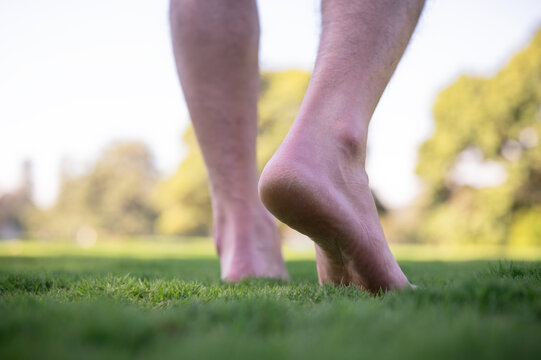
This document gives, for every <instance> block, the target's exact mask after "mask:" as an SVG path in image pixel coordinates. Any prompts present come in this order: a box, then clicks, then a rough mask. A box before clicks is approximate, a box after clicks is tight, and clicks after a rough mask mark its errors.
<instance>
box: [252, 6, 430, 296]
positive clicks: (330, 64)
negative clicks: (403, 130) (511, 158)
mask: <svg viewBox="0 0 541 360" xmlns="http://www.w3.org/2000/svg"><path fill="white" fill-rule="evenodd" d="M422 7H423V0H404V1H390V0H389V1H388V0H356V1H348V0H323V1H322V36H321V43H320V48H319V53H318V57H317V61H316V65H315V69H314V73H313V76H312V80H311V82H310V86H309V88H308V91H307V93H306V96H305V98H304V101H303V104H302V107H301V110H300V112H299V114H298V116H297V119H296V121H295V123H294V125H293V127H292V128H291V130H290V132H289V134H288V135H287V137H286V139H285V140H284V142H283V143H282V145H281V146H280V148H279V149H278V151H277V152H276V153H275V155H274V156H273V158H272V159H271V160H270V161H269V163H268V164H267V166H266V167H265V169H264V171H263V174H262V176H261V180H260V183H259V191H260V195H261V198H262V200H263V202H264V204H265V205H266V206H267V208H268V209H269V210H270V211H271V212H272V213H274V215H275V216H276V217H278V218H279V219H280V220H282V221H283V222H285V223H286V224H288V225H290V226H291V227H293V228H295V229H297V230H298V231H300V232H302V233H304V234H306V235H308V236H310V237H311V238H312V239H313V240H314V241H315V243H316V256H317V267H318V274H319V279H320V282H321V283H325V282H332V283H353V284H357V285H360V286H363V287H365V288H367V289H368V290H370V291H372V292H377V291H379V290H380V289H383V290H387V289H392V288H403V287H406V286H408V285H409V282H408V280H407V279H406V277H405V276H404V274H403V273H402V271H401V269H400V267H399V266H398V264H397V263H396V261H395V259H394V257H393V255H392V254H391V251H390V250H389V247H388V245H387V241H386V240H385V236H384V234H383V230H382V229H381V225H380V222H379V219H378V215H377V211H376V207H375V204H374V200H373V198H372V195H371V193H370V189H369V187H368V177H367V175H366V173H365V171H364V163H365V154H366V136H367V132H368V123H369V121H370V118H371V116H372V113H373V111H374V109H375V107H376V104H377V103H378V101H379V98H380V96H381V94H382V92H383V90H384V88H385V86H386V85H387V83H388V81H389V79H390V77H391V75H392V73H393V71H394V69H395V67H396V65H397V63H398V61H399V59H400V57H401V56H402V53H403V52H404V49H405V47H406V45H407V43H408V41H409V38H410V36H411V33H412V32H413V29H414V28H415V24H416V23H417V20H418V17H419V14H420V12H421V10H422ZM389 146H392V144H389Z"/></svg>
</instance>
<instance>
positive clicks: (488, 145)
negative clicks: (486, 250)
mask: <svg viewBox="0 0 541 360" xmlns="http://www.w3.org/2000/svg"><path fill="white" fill-rule="evenodd" d="M258 4H259V11H260V20H261V28H262V38H261V49H260V64H261V71H262V86H261V96H260V103H259V114H260V119H259V124H260V128H259V138H258V161H259V166H260V168H262V167H263V166H264V164H265V163H266V161H268V159H269V158H270V156H271V155H272V153H273V152H274V150H275V149H276V148H277V147H278V145H279V144H280V142H281V141H282V139H283V138H284V136H285V134H286V133H287V130H288V129H289V127H290V126H291V124H292V122H293V120H294V118H295V115H296V112H297V110H298V108H299V106H300V103H301V101H302V98H303V95H304V91H305V89H306V87H307V84H308V81H309V79H310V71H311V69H312V66H313V63H314V59H315V54H316V51H317V46H318V38H319V32H320V27H319V22H320V17H319V1H317V0H296V1H287V0H259V1H258ZM167 11H168V2H167V0H158V1H153V2H148V1H142V0H141V1H138V0H130V1H128V0H114V1H107V2H83V1H68V0H49V1H37V0H18V1H9V0H0V239H3V240H12V241H13V240H16V239H27V240H39V241H41V242H46V243H56V242H63V243H73V244H77V246H80V247H82V248H89V247H92V246H95V245H96V244H98V245H99V244H100V243H107V242H113V241H115V240H122V239H144V240H145V241H159V240H160V239H161V240H163V239H172V240H174V241H177V240H179V241H181V240H186V239H191V238H193V237H197V238H204V239H205V240H203V241H206V242H207V243H209V244H211V242H210V240H209V238H208V236H209V233H210V229H211V226H212V224H211V209H210V201H209V193H208V188H207V181H206V173H205V169H204V165H203V162H202V159H201V155H200V153H199V150H198V147H197V143H196V141H195V137H194V134H193V130H192V128H191V126H190V122H189V116H188V113H187V109H186V105H185V102H184V99H183V96H182V92H181V90H180V86H179V84H178V80H177V77H176V73H175V67H174V61H173V55H172V50H171V45H170V35H169V28H168V14H167ZM540 137H541V3H540V2H539V1H537V0H516V1H512V2H511V1H506V0H480V1H475V2H472V1H467V0H453V1H451V0H432V1H431V0H428V1H427V4H426V7H425V10H424V12H423V14H422V17H421V20H420V22H419V25H418V27H417V29H416V31H415V33H414V35H413V38H412V41H411V43H410V45H409V47H408V49H407V50H406V53H405V55H404V57H403V59H402V61H401V63H400V64H399V66H398V69H397V70H396V73H395V74H394V76H393V78H392V80H391V82H390V84H389V86H388V88H387V89H386V91H385V93H384V95H383V97H382V99H381V102H380V104H379V106H378V108H377V110H376V113H375V115H374V117H373V120H372V123H371V128H370V138H369V152H368V160H367V164H368V173H369V175H370V178H371V184H372V186H373V191H374V194H375V196H376V198H377V202H378V206H379V210H380V214H381V217H382V222H383V225H384V229H385V232H386V234H387V236H388V238H389V240H390V242H391V243H392V244H394V245H395V246H399V245H401V244H402V245H404V246H406V245H416V246H425V247H426V246H455V247H466V246H471V245H490V246H496V247H498V248H511V247H513V248H517V247H526V246H529V247H535V246H541V145H539V140H540ZM281 229H282V232H283V235H284V239H285V240H284V241H285V243H286V245H288V244H289V245H288V246H293V247H295V246H298V247H302V246H304V245H303V244H306V242H305V240H303V239H302V237H300V236H299V235H298V234H295V233H294V232H293V231H292V230H290V229H288V228H287V227H285V226H281ZM299 244H300V245H299ZM310 246H311V245H310ZM310 249H311V248H310Z"/></svg>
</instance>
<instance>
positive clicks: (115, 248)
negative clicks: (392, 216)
mask: <svg viewBox="0 0 541 360" xmlns="http://www.w3.org/2000/svg"><path fill="white" fill-rule="evenodd" d="M391 249H392V251H393V253H394V254H395V256H396V258H397V259H398V260H415V261H436V260H439V261H461V260H464V261H466V260H476V259H477V260H497V259H502V260H528V261H534V260H541V247H517V246H501V245H486V244H485V245H483V244H469V245H425V244H391ZM283 251H284V257H285V259H286V260H311V259H314V258H315V253H314V248H313V245H312V243H310V242H306V243H301V244H300V245H299V244H290V243H285V244H284V245H283ZM0 256H28V257H42V256H100V257H119V256H122V257H130V258H139V259H160V258H172V259H187V258H201V259H208V258H216V252H215V249H214V244H213V242H212V239H210V238H206V237H199V238H173V239H160V238H157V239H152V238H144V239H124V240H122V239H120V240H119V239H117V240H108V239H105V240H102V241H97V242H96V243H93V244H84V245H83V246H81V245H79V244H77V243H76V242H73V241H63V242H54V241H53V242H51V241H49V242H47V241H35V240H34V241H29V240H12V241H4V242H0Z"/></svg>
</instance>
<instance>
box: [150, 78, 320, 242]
mask: <svg viewBox="0 0 541 360" xmlns="http://www.w3.org/2000/svg"><path fill="white" fill-rule="evenodd" d="M309 80H310V75H309V74H307V73H305V72H301V71H295V70H292V71H286V72H280V73H266V74H263V75H262V78H261V88H260V99H259V104H258V112H259V123H258V135H257V136H258V138H257V151H258V152H257V162H258V166H259V169H260V170H261V169H262V167H263V166H264V165H265V163H266V162H267V161H268V160H269V159H270V157H271V156H272V154H273V153H274V151H275V150H276V149H277V148H278V146H279V145H280V143H281V142H282V140H283V139H284V137H285V135H286V133H287V131H288V130H289V128H290V127H291V124H292V123H293V120H294V119H295V116H296V114H297V112H298V110H299V107H300V104H301V102H302V99H303V96H304V93H305V91H306V88H307V86H308V82H309ZM183 139H184V142H185V144H186V146H187V148H188V152H187V156H186V158H185V159H184V160H183V161H182V163H181V164H180V166H179V168H178V170H177V172H176V173H175V174H174V175H173V176H172V177H170V178H169V179H166V180H165V181H163V182H162V183H161V184H160V185H159V186H158V188H157V191H156V193H155V197H154V203H155V204H156V206H157V208H158V209H159V217H158V221H157V224H156V226H157V229H158V231H159V232H162V233H165V234H199V235H203V234H208V232H209V229H210V226H211V223H212V221H211V214H212V213H211V204H210V194H209V189H208V183H207V177H206V170H205V166H204V163H203V159H202V156H201V152H200V150H199V146H198V144H197V140H196V138H195V134H194V131H193V128H192V127H191V126H190V127H188V129H187V130H186V132H185V134H184V138H183Z"/></svg>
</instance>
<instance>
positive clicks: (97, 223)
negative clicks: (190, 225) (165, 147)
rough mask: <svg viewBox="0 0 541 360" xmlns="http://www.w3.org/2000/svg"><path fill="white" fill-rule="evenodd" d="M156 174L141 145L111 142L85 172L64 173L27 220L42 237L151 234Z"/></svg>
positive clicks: (149, 155)
mask: <svg viewBox="0 0 541 360" xmlns="http://www.w3.org/2000/svg"><path fill="white" fill-rule="evenodd" d="M157 179H158V178H157V171H156V169H155V166H154V161H153V157H152V155H151V153H150V151H149V150H148V148H147V147H146V146H145V145H144V144H141V143H139V142H119V143H114V144H112V145H111V146H110V147H108V148H107V149H106V150H105V151H104V152H103V153H102V154H101V156H100V157H99V158H98V160H97V161H96V163H95V164H94V165H93V166H92V168H91V169H90V171H88V172H86V173H84V174H82V175H79V176H73V175H70V174H67V173H63V174H62V181H61V185H60V191H59V195H58V199H57V202H56V204H55V205H54V207H53V208H51V209H50V210H46V211H38V212H35V213H33V214H32V215H31V216H30V220H29V223H30V224H31V228H32V229H33V232H34V234H35V235H37V236H41V237H44V236H45V237H53V238H57V237H68V238H71V237H74V236H76V234H77V232H78V231H79V230H80V229H92V230H90V231H97V232H98V233H101V234H106V235H143V234H150V233H152V232H153V226H154V220H155V218H156V212H155V210H154V209H153V208H152V206H151V205H150V195H151V193H152V191H153V189H154V187H155V185H156V183H157ZM87 232H88V231H87Z"/></svg>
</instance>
